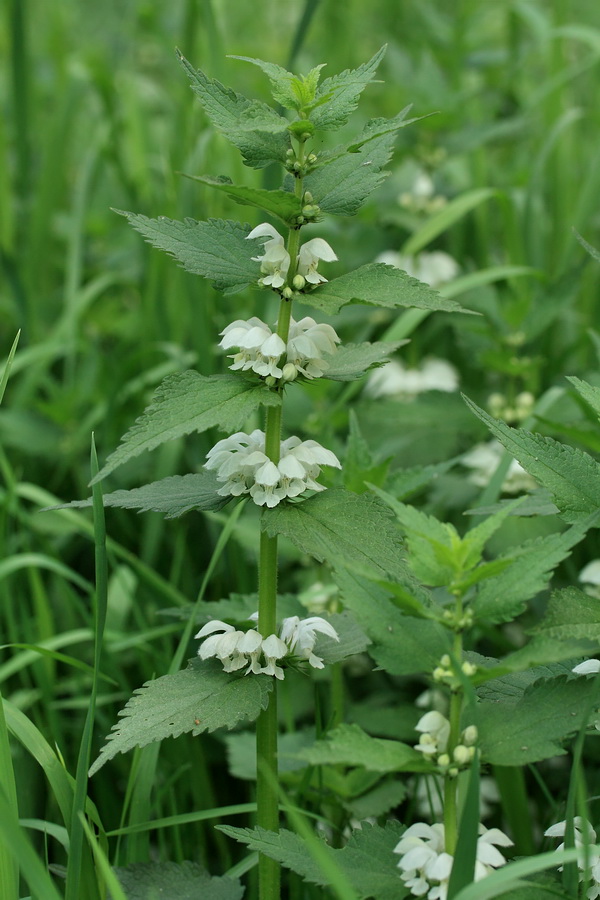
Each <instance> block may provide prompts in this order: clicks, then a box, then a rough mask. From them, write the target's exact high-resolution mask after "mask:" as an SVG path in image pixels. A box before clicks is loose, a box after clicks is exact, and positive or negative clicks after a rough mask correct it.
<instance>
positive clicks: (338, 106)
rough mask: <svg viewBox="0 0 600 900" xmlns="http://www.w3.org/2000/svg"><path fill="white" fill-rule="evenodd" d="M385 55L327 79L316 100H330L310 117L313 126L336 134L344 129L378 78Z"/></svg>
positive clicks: (383, 49)
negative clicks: (363, 93) (364, 91)
mask: <svg viewBox="0 0 600 900" xmlns="http://www.w3.org/2000/svg"><path fill="white" fill-rule="evenodd" d="M385 51H386V45H385V44H384V46H383V47H381V49H379V50H378V51H377V53H376V54H375V55H374V56H373V57H372V58H371V59H370V60H369V61H368V62H366V63H363V65H362V66H359V67H358V68H357V69H346V70H345V71H343V72H340V74H339V75H333V76H332V77H331V78H326V79H325V81H323V82H322V84H321V86H320V87H319V89H318V91H317V95H316V99H317V100H327V102H326V103H323V104H322V105H321V106H319V107H318V108H317V109H315V110H313V112H312V114H311V117H310V119H311V122H312V123H313V125H314V126H315V128H320V129H321V130H322V131H329V130H336V129H338V128H340V127H341V126H342V125H344V124H345V123H346V122H347V121H348V119H349V118H350V115H351V114H352V113H353V112H354V110H355V109H356V107H357V105H358V99H359V97H360V95H361V93H362V92H363V90H364V89H365V88H366V86H367V85H368V84H369V82H370V81H372V79H373V78H374V76H375V73H376V71H377V66H378V65H379V63H380V62H381V60H382V59H383V57H384V55H385Z"/></svg>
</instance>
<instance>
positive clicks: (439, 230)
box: [402, 188, 497, 256]
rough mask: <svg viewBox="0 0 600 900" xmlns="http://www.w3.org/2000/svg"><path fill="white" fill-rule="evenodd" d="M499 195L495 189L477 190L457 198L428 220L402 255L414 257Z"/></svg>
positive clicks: (412, 236) (414, 235)
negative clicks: (476, 208) (472, 211)
mask: <svg viewBox="0 0 600 900" xmlns="http://www.w3.org/2000/svg"><path fill="white" fill-rule="evenodd" d="M496 194H497V191H495V190H494V189H493V188H475V189H474V190H471V191H467V192H466V193H465V194H461V195H460V197H455V198H454V200H451V201H450V203H447V204H446V205H445V206H444V207H443V208H442V209H441V210H440V212H439V213H436V214H435V215H433V216H431V218H429V219H427V221H426V222H425V224H424V225H423V226H422V227H421V228H420V229H419V230H418V231H416V232H415V233H414V234H412V235H411V236H410V237H409V239H408V240H407V241H406V243H405V244H404V246H403V247H402V253H405V254H407V255H408V256H414V255H415V253H419V252H420V251H421V250H422V249H423V248H424V247H426V246H427V245H428V244H430V243H431V241H433V240H434V239H435V238H436V237H437V236H438V235H439V234H443V233H444V232H445V231H448V229H449V228H450V227H451V226H452V225H454V224H455V222H458V221H459V220H460V219H462V217H463V216H465V215H466V214H467V213H469V212H471V210H472V209H475V207H477V206H479V205H480V204H481V203H484V202H485V201H487V200H489V199H490V198H491V197H494V196H495V195H496Z"/></svg>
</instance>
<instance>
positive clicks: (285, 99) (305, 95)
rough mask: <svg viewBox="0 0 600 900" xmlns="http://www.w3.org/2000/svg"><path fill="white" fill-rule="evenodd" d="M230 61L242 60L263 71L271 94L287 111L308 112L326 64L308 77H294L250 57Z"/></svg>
mask: <svg viewBox="0 0 600 900" xmlns="http://www.w3.org/2000/svg"><path fill="white" fill-rule="evenodd" d="M230 59H241V60H243V61H244V62H249V63H252V65H254V66H258V67H259V69H262V70H263V72H264V73H265V75H266V76H267V78H268V79H269V81H270V82H271V94H272V96H273V100H275V102H276V103H280V104H281V105H282V106H283V107H285V109H297V110H307V109H309V108H310V106H311V104H312V102H313V101H314V99H315V93H316V89H317V85H318V83H319V77H320V73H321V69H322V68H323V66H325V65H326V63H321V65H320V66H315V68H314V69H311V70H310V72H309V73H308V75H294V74H293V73H292V72H288V71H287V69H284V68H283V67H282V66H278V65H277V64H276V63H271V62H265V61H264V60H262V59H253V58H252V57H250V56H231V57H230Z"/></svg>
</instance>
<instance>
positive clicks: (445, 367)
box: [367, 359, 458, 400]
mask: <svg viewBox="0 0 600 900" xmlns="http://www.w3.org/2000/svg"><path fill="white" fill-rule="evenodd" d="M456 390H458V372H457V371H456V369H455V368H454V366H453V365H451V364H450V363H449V362H446V360H445V359H428V360H426V361H425V362H424V363H423V364H422V365H421V366H420V367H419V368H418V369H406V368H405V367H404V366H403V365H402V363H401V362H398V360H395V359H393V360H391V362H389V363H386V364H385V366H381V368H379V369H375V371H374V372H373V373H372V374H371V375H370V376H369V380H368V382H367V393H368V394H369V395H370V396H371V397H399V398H401V399H406V400H409V399H412V398H413V397H416V396H417V394H422V393H423V392H424V391H446V392H448V393H451V392H452V391H456Z"/></svg>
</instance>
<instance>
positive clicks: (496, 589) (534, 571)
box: [471, 514, 596, 622]
mask: <svg viewBox="0 0 600 900" xmlns="http://www.w3.org/2000/svg"><path fill="white" fill-rule="evenodd" d="M595 519H596V515H595V514H594V515H593V516H590V517H589V518H588V519H586V520H585V521H583V522H581V523H580V524H578V525H573V526H572V528H569V529H568V530H567V531H564V532H563V533H562V534H549V535H546V536H545V537H541V538H536V539H535V540H533V541H526V542H525V543H524V544H521V546H520V547H519V548H517V549H516V550H515V549H514V548H513V549H511V551H510V552H509V553H507V554H506V556H505V557H500V559H507V558H508V559H510V558H511V557H512V558H513V559H514V561H513V562H511V564H510V565H509V566H507V568H505V569H504V570H503V571H502V572H501V573H500V574H499V575H496V576H494V577H492V578H490V579H488V580H487V581H486V582H484V584H483V585H482V586H481V587H480V588H479V591H478V593H477V595H476V596H475V597H474V599H473V600H472V602H471V609H472V610H473V613H474V615H475V617H476V618H478V619H479V618H480V619H482V620H485V621H487V622H506V621H509V620H510V619H513V618H514V617H515V616H516V615H519V613H521V612H522V611H523V609H524V607H525V603H526V602H527V601H528V600H530V599H531V598H532V597H535V595H536V594H539V592H540V591H542V590H544V588H545V587H546V586H547V584H548V581H549V580H550V577H551V575H552V571H553V570H554V569H555V568H556V566H557V565H558V564H559V563H560V562H561V561H562V560H563V559H565V557H567V556H568V555H569V553H570V551H571V549H572V548H573V547H574V546H575V544H578V543H579V541H581V540H582V539H583V537H584V535H585V533H586V531H587V530H588V529H589V528H590V527H591V525H592V524H593V522H594V521H595Z"/></svg>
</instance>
